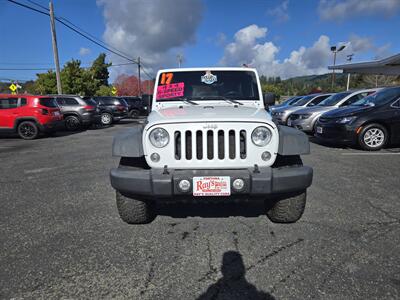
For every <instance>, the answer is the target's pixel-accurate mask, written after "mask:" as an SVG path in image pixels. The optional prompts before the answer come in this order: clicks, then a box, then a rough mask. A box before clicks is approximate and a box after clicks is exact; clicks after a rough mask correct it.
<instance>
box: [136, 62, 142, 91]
mask: <svg viewBox="0 0 400 300" xmlns="http://www.w3.org/2000/svg"><path fill="white" fill-rule="evenodd" d="M137 60H138V65H137V66H138V85H139V97H142V82H141V79H140V56H139V57H138V59H137Z"/></svg>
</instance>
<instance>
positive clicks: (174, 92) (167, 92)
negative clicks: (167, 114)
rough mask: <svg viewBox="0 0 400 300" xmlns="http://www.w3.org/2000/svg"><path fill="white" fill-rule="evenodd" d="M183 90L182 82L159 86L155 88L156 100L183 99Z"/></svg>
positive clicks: (183, 84)
mask: <svg viewBox="0 0 400 300" xmlns="http://www.w3.org/2000/svg"><path fill="white" fill-rule="evenodd" d="M184 89H185V83H184V82H178V83H172V84H166V85H160V86H158V87H157V100H159V99H169V98H176V97H183V95H184Z"/></svg>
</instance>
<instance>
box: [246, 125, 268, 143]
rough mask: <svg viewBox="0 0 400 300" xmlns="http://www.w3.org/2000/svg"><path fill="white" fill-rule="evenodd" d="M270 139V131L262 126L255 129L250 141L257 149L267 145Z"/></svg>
mask: <svg viewBox="0 0 400 300" xmlns="http://www.w3.org/2000/svg"><path fill="white" fill-rule="evenodd" d="M271 138H272V132H271V130H269V129H268V128H267V127H264V126H260V127H257V128H256V129H254V130H253V133H252V134H251V140H252V141H253V143H254V145H256V146H259V147H263V146H266V145H268V143H269V142H270V141H271Z"/></svg>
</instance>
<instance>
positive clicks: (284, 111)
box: [271, 94, 332, 125]
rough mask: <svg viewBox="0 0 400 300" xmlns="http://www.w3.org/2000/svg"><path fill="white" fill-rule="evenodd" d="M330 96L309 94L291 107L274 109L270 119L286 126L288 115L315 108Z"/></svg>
mask: <svg viewBox="0 0 400 300" xmlns="http://www.w3.org/2000/svg"><path fill="white" fill-rule="evenodd" d="M331 95H332V94H311V95H307V96H304V97H302V98H301V99H300V100H298V101H297V102H295V103H294V104H292V105H291V106H284V107H281V108H276V109H274V110H273V111H272V113H271V115H272V119H273V120H274V122H275V123H278V124H281V125H286V122H287V120H288V117H289V115H290V114H292V113H294V112H295V111H297V110H299V109H302V108H305V107H311V106H315V105H317V104H319V103H320V102H321V101H323V100H325V99H326V98H328V97H329V96H331Z"/></svg>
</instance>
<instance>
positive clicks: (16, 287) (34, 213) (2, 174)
mask: <svg viewBox="0 0 400 300" xmlns="http://www.w3.org/2000/svg"><path fill="white" fill-rule="evenodd" d="M130 125H131V124H129V122H122V123H121V124H118V125H116V126H115V127H110V128H106V129H98V130H87V131H85V132H79V133H75V134H67V133H61V134H58V135H57V136H56V137H51V138H43V139H38V140H34V141H23V140H20V139H17V138H13V137H8V138H2V139H1V140H0V205H1V206H0V222H1V227H0V298H2V299H9V298H16V299H20V298H23V299H25V298H26V299H32V298H35V299H36V298H42V299H51V298H68V299H82V298H96V299H99V298H107V299H108V298H129V299H258V298H259V299H308V298H315V299H399V297H400V226H399V224H400V202H399V200H400V180H399V177H400V149H399V148H391V149H386V150H383V151H380V152H379V153H367V152H361V151H358V150H354V149H347V148H333V147H325V146H322V145H318V144H316V143H312V146H311V148H312V154H311V155H308V156H305V157H304V158H303V160H304V163H305V164H306V165H310V166H312V167H313V168H314V183H313V185H312V186H311V188H310V189H309V190H308V199H307V201H308V202H307V206H306V211H305V214H304V215H303V217H302V219H301V220H300V221H299V222H297V223H295V224H289V225H282V224H273V223H271V222H270V221H269V220H268V219H267V217H266V216H265V215H264V212H263V210H262V207H257V206H242V205H231V206H215V207H214V206H213V207H212V209H210V207H204V206H201V205H197V206H189V205H185V206H182V205H180V206H179V205H174V206H170V207H164V208H161V210H160V214H161V216H159V217H157V218H156V220H155V221H153V222H152V223H151V224H149V225H139V226H132V225H127V224H125V223H123V222H122V221H121V220H120V218H119V216H118V214H117V210H116V205H115V192H114V190H113V189H112V188H111V186H110V183H109V177H108V172H109V169H110V168H111V167H113V166H115V165H117V163H118V160H117V159H116V158H113V157H112V156H111V143H112V136H113V135H114V134H115V132H116V131H117V130H119V129H120V128H123V127H128V126H130ZM216 212H221V213H219V215H220V216H219V217H215V214H216ZM228 215H231V216H230V217H229V216H228Z"/></svg>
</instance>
